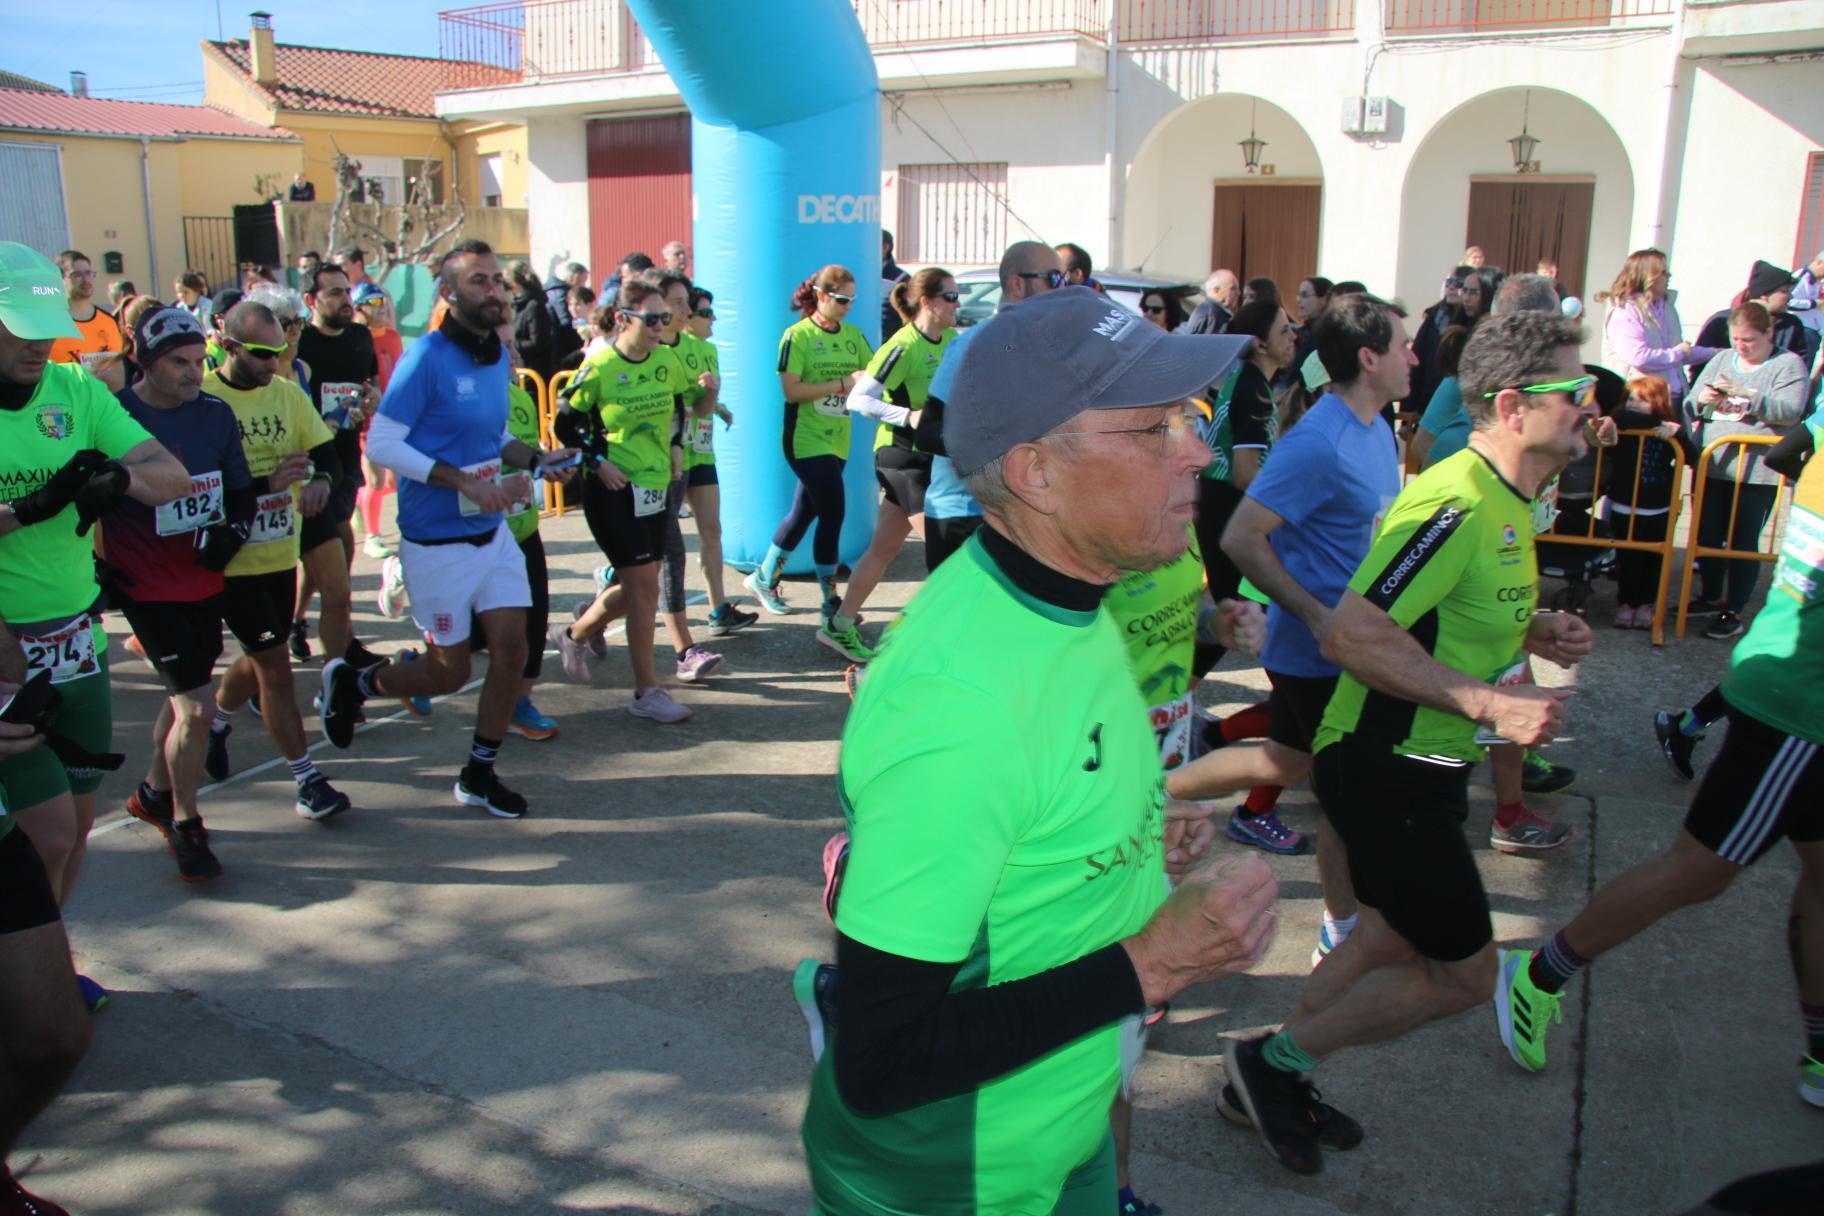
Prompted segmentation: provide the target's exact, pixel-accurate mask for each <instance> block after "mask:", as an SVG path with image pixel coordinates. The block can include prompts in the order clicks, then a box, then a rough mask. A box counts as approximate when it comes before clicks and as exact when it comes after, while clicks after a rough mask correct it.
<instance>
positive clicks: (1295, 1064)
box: [1260, 1030, 1317, 1072]
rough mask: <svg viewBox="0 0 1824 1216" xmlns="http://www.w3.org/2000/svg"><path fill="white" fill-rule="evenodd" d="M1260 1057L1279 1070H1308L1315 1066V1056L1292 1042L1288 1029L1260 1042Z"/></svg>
mask: <svg viewBox="0 0 1824 1216" xmlns="http://www.w3.org/2000/svg"><path fill="white" fill-rule="evenodd" d="M1260 1058H1261V1059H1263V1060H1265V1061H1266V1062H1267V1066H1268V1067H1270V1068H1277V1069H1278V1070H1279V1071H1280V1072H1310V1071H1311V1070H1312V1069H1313V1068H1316V1067H1317V1057H1315V1056H1312V1055H1310V1054H1308V1053H1306V1052H1305V1050H1304V1049H1303V1048H1301V1047H1299V1045H1298V1044H1297V1043H1294V1042H1293V1041H1292V1032H1291V1031H1290V1030H1282V1031H1280V1032H1279V1033H1278V1034H1276V1035H1274V1036H1273V1037H1272V1038H1270V1039H1268V1040H1267V1041H1266V1042H1265V1043H1264V1044H1262V1045H1261V1048H1260Z"/></svg>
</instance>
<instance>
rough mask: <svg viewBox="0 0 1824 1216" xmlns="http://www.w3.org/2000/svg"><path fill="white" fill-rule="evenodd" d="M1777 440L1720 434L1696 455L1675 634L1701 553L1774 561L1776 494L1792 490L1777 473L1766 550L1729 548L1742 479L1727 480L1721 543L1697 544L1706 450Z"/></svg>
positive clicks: (1680, 626) (1777, 518) (1707, 465)
mask: <svg viewBox="0 0 1824 1216" xmlns="http://www.w3.org/2000/svg"><path fill="white" fill-rule="evenodd" d="M1778 442H1779V437H1778V436H1775V435H1724V436H1722V437H1721V438H1719V439H1713V440H1711V441H1710V442H1709V443H1708V444H1706V445H1705V447H1704V451H1703V454H1702V455H1701V456H1700V457H1699V458H1698V464H1697V475H1696V481H1697V484H1696V486H1695V487H1693V489H1692V491H1691V518H1692V520H1693V521H1694V522H1693V523H1692V526H1691V541H1690V543H1689V544H1687V545H1686V546H1685V576H1684V578H1683V580H1682V581H1681V582H1680V584H1679V589H1678V627H1677V633H1678V636H1679V637H1681V638H1682V637H1684V636H1685V618H1686V616H1687V614H1688V611H1689V609H1690V607H1691V579H1692V576H1693V575H1694V574H1696V573H1697V561H1698V559H1699V558H1701V557H1717V558H1727V559H1729V560H1730V561H1743V562H1775V561H1778V560H1779V556H1780V546H1779V539H1778V538H1779V534H1780V530H1781V517H1780V497H1781V496H1782V495H1785V496H1787V497H1788V498H1790V496H1791V492H1792V482H1791V481H1789V480H1788V479H1787V478H1785V477H1781V478H1780V481H1779V485H1778V486H1776V487H1775V489H1774V499H1773V510H1772V511H1770V512H1769V513H1768V515H1767V527H1768V529H1769V533H1770V535H1771V537H1772V539H1771V540H1770V541H1769V543H1768V546H1767V552H1765V553H1763V552H1761V550H1759V549H1732V548H1728V547H1727V545H1728V541H1729V538H1730V537H1733V536H1734V535H1735V520H1736V515H1737V513H1738V512H1740V510H1741V508H1742V483H1741V481H1740V480H1736V481H1733V482H1731V483H1730V485H1731V486H1733V489H1732V490H1731V492H1730V496H1729V526H1728V528H1727V529H1725V531H1724V533H1723V540H1724V547H1722V548H1718V547H1715V546H1712V545H1700V544H1698V543H1697V530H1698V528H1700V527H1701V526H1702V525H1703V519H1704V497H1705V493H1706V491H1707V490H1708V488H1709V484H1710V479H1709V478H1708V477H1706V476H1705V473H1706V471H1707V470H1708V469H1709V468H1710V454H1711V453H1712V452H1714V451H1716V450H1717V449H1718V448H1720V447H1723V446H1725V445H1728V444H1734V445H1736V446H1738V447H1744V448H1749V447H1754V448H1770V447H1772V446H1773V445H1774V444H1776V443H1778ZM1747 458H1748V453H1746V452H1742V453H1739V454H1738V455H1737V456H1736V461H1735V465H1736V474H1737V476H1738V478H1739V476H1740V474H1741V471H1742V463H1743V462H1744V461H1745V460H1746V459H1747Z"/></svg>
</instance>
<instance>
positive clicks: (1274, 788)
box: [1237, 785, 1355, 924]
mask: <svg viewBox="0 0 1824 1216" xmlns="http://www.w3.org/2000/svg"><path fill="white" fill-rule="evenodd" d="M1284 788H1285V787H1284V786H1281V785H1257V786H1255V787H1254V788H1253V789H1251V790H1249V791H1248V799H1247V801H1246V802H1243V803H1242V804H1241V810H1240V811H1238V812H1237V814H1239V815H1240V816H1241V817H1242V818H1243V819H1259V818H1260V817H1261V816H1262V815H1271V814H1272V813H1273V808H1274V807H1276V806H1278V805H1279V795H1280V791H1281V790H1283V789H1284ZM1350 923H1351V924H1354V923H1355V921H1354V918H1351V919H1350Z"/></svg>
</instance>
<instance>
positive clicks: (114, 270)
mask: <svg viewBox="0 0 1824 1216" xmlns="http://www.w3.org/2000/svg"><path fill="white" fill-rule="evenodd" d="M101 269H102V271H103V273H105V274H124V273H125V272H126V269H127V260H126V259H125V258H123V257H122V256H121V255H120V254H118V253H114V252H112V251H110V252H108V253H104V254H102V255H101Z"/></svg>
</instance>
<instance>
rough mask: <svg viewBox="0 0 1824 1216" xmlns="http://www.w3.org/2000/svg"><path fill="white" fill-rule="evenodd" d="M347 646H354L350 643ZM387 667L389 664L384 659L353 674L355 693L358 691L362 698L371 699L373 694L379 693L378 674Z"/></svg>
mask: <svg viewBox="0 0 1824 1216" xmlns="http://www.w3.org/2000/svg"><path fill="white" fill-rule="evenodd" d="M349 645H350V646H351V647H352V646H353V645H354V643H353V642H350V643H349ZM389 666H390V664H389V663H388V661H387V660H385V659H382V660H381V661H380V662H378V663H376V664H374V665H373V666H372V667H364V668H362V669H361V670H359V671H357V672H356V673H355V689H356V691H358V692H359V693H360V694H361V696H362V697H363V698H367V697H371V696H373V695H374V694H375V693H377V692H379V691H380V685H379V683H378V681H379V679H380V673H381V672H383V671H385V670H386V669H387V667H389Z"/></svg>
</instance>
